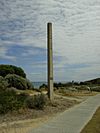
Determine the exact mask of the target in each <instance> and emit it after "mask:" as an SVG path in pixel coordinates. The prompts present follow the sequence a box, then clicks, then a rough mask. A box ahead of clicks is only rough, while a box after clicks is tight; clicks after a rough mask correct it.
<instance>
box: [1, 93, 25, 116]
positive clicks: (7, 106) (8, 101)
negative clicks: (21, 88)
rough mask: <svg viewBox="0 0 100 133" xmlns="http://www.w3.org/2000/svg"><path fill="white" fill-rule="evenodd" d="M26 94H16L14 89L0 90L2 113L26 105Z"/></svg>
mask: <svg viewBox="0 0 100 133" xmlns="http://www.w3.org/2000/svg"><path fill="white" fill-rule="evenodd" d="M26 98H27V96H26V95H25V94H20V95H18V94H16V92H15V91H14V90H11V91H1V92H0V114H5V113H7V112H9V111H13V110H19V109H20V108H24V107H25V102H24V101H25V99H26Z"/></svg>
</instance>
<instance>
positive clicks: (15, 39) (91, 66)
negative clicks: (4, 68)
mask: <svg viewBox="0 0 100 133" xmlns="http://www.w3.org/2000/svg"><path fill="white" fill-rule="evenodd" d="M47 22H52V24H53V62H54V80H55V81H72V80H75V81H82V80H88V79H92V78H96V77H100V0H0V64H13V65H17V66H20V67H22V68H23V69H24V70H25V72H26V73H27V77H28V78H29V79H30V80H31V81H45V80H46V79H47V57H46V56H47V39H46V34H47V33H46V32H47V29H46V27H47V26H46V25H47Z"/></svg>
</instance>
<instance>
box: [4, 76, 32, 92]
mask: <svg viewBox="0 0 100 133" xmlns="http://www.w3.org/2000/svg"><path fill="white" fill-rule="evenodd" d="M5 80H6V81H7V82H8V84H9V87H15V88H17V89H19V90H27V89H33V88H34V87H33V85H32V83H31V82H30V81H29V80H28V79H25V78H23V77H21V76H18V75H15V74H8V75H7V76H6V77H5Z"/></svg>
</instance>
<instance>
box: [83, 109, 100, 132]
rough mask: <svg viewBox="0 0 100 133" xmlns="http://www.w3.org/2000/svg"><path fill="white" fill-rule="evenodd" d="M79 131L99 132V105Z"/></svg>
mask: <svg viewBox="0 0 100 133" xmlns="http://www.w3.org/2000/svg"><path fill="white" fill-rule="evenodd" d="M81 133H100V107H99V108H98V109H97V111H96V113H95V114H94V116H93V117H92V119H91V120H90V121H89V123H88V124H87V125H86V126H85V128H84V129H83V130H82V132H81Z"/></svg>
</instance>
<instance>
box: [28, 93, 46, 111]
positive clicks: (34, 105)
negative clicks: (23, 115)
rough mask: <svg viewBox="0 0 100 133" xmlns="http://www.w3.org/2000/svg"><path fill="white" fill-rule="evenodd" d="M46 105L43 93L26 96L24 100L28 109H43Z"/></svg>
mask: <svg viewBox="0 0 100 133" xmlns="http://www.w3.org/2000/svg"><path fill="white" fill-rule="evenodd" d="M45 105H46V97H45V95H44V94H38V95H35V96H34V97H28V98H27V100H26V106H27V107H28V108H30V109H44V106H45Z"/></svg>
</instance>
